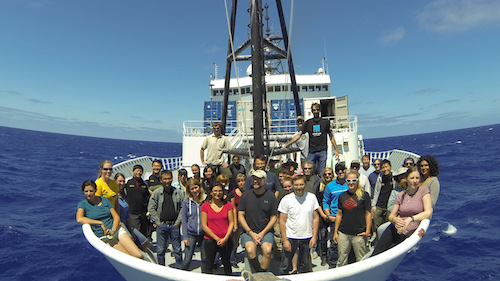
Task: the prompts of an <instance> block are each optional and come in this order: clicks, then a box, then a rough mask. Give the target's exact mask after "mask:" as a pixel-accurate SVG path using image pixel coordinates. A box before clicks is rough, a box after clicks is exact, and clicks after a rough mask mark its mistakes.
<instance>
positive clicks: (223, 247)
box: [201, 183, 234, 275]
mask: <svg viewBox="0 0 500 281" xmlns="http://www.w3.org/2000/svg"><path fill="white" fill-rule="evenodd" d="M233 224H234V218H233V205H232V204H231V203H230V202H226V201H225V200H224V189H223V188H222V185H221V184H220V183H214V186H213V187H212V191H211V193H210V196H209V198H208V202H205V203H204V204H203V205H202V206H201V225H202V227H203V231H205V241H204V242H203V249H204V250H205V271H204V272H203V273H213V266H214V261H215V255H216V253H219V254H220V256H221V259H222V264H223V265H224V273H225V274H226V275H230V274H232V270H231V262H230V257H231V252H232V249H233V247H232V244H233V243H232V241H231V240H229V236H230V235H231V233H232V232H233V227H234V226H233ZM202 270H203V269H202Z"/></svg>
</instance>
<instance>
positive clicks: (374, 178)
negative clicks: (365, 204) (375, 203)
mask: <svg viewBox="0 0 500 281" xmlns="http://www.w3.org/2000/svg"><path fill="white" fill-rule="evenodd" d="M381 163H382V160H380V159H375V160H373V167H374V169H375V171H373V173H371V174H370V175H369V176H368V181H369V182H370V186H371V187H372V191H373V190H374V189H375V183H377V178H378V175H379V174H380V165H381ZM371 195H372V198H373V192H372V194H371Z"/></svg>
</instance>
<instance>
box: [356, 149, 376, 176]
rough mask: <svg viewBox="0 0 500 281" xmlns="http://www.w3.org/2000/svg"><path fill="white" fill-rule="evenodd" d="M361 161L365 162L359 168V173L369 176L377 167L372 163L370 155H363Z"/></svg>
mask: <svg viewBox="0 0 500 281" xmlns="http://www.w3.org/2000/svg"><path fill="white" fill-rule="evenodd" d="M361 162H363V166H361V169H359V174H361V175H365V176H366V177H369V176H370V174H371V173H373V172H374V171H375V168H374V167H373V166H372V165H371V163H370V155H368V154H367V155H363V158H361Z"/></svg>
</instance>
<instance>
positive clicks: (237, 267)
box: [232, 263, 240, 269]
mask: <svg viewBox="0 0 500 281" xmlns="http://www.w3.org/2000/svg"><path fill="white" fill-rule="evenodd" d="M232 266H233V268H236V269H239V268H240V267H239V266H238V264H237V263H235V264H233V265H232Z"/></svg>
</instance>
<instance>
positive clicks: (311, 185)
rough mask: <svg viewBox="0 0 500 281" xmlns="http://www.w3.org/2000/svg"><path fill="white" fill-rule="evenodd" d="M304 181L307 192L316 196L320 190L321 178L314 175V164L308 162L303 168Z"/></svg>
mask: <svg viewBox="0 0 500 281" xmlns="http://www.w3.org/2000/svg"><path fill="white" fill-rule="evenodd" d="M303 170H304V179H305V181H306V192H309V193H312V194H316V192H318V189H319V184H320V183H321V178H320V177H318V176H317V175H315V174H313V164H312V163H311V162H306V163H305V164H304V166H303Z"/></svg>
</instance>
